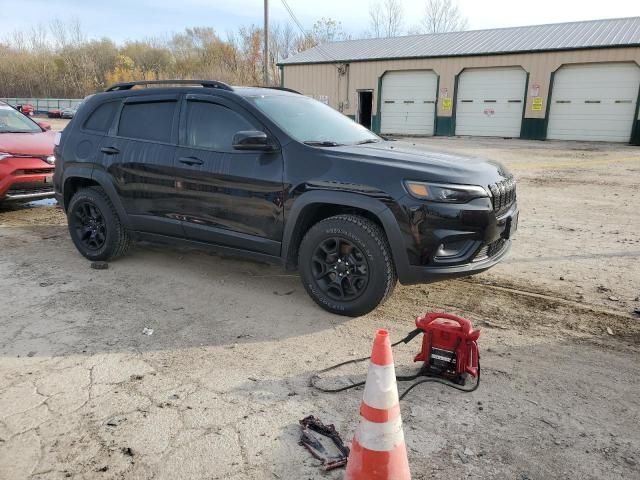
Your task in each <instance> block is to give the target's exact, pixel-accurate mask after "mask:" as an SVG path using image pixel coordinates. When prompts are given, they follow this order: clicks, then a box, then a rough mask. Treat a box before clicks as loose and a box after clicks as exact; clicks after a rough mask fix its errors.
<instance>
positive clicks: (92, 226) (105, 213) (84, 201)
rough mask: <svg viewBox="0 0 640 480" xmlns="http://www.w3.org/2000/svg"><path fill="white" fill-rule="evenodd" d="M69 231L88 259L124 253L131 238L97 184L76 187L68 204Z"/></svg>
mask: <svg viewBox="0 0 640 480" xmlns="http://www.w3.org/2000/svg"><path fill="white" fill-rule="evenodd" d="M67 221H68V223H69V234H70V235H71V240H73V243H74V245H75V246H76V248H77V249H78V251H79V252H80V253H81V254H82V255H84V256H85V257H86V258H88V259H89V260H91V261H104V260H110V259H112V258H115V257H119V256H121V255H124V254H125V253H126V251H127V249H128V248H129V244H130V238H129V234H128V232H127V230H126V229H125V227H124V226H123V225H122V222H121V221H120V217H119V216H118V212H117V211H116V208H115V207H114V205H113V202H112V201H111V199H110V198H109V196H108V195H107V194H106V192H105V191H104V190H103V189H102V188H100V187H97V186H96V187H89V188H82V189H80V190H78V191H77V192H76V193H75V194H74V195H73V197H71V201H70V202H69V205H68V206H67Z"/></svg>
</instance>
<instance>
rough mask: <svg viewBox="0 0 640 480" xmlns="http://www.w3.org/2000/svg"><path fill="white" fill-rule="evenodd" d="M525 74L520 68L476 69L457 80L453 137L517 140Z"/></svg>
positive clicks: (520, 120) (525, 81) (462, 74)
mask: <svg viewBox="0 0 640 480" xmlns="http://www.w3.org/2000/svg"><path fill="white" fill-rule="evenodd" d="M526 83H527V74H526V73H525V71H524V70H522V69H521V68H475V69H471V70H465V71H463V72H462V73H461V74H460V77H459V79H458V93H457V98H458V100H457V102H456V135H478V136H483V137H519V136H520V126H521V124H522V111H523V108H524V96H525V88H526Z"/></svg>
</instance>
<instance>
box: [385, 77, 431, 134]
mask: <svg viewBox="0 0 640 480" xmlns="http://www.w3.org/2000/svg"><path fill="white" fill-rule="evenodd" d="M437 88H438V77H437V76H436V74H435V73H433V71H431V70H414V71H404V72H387V73H386V74H385V75H384V77H382V104H381V105H380V112H381V114H382V115H381V122H380V132H381V133H387V134H398V135H433V134H434V119H435V113H436V111H435V108H436V97H437Z"/></svg>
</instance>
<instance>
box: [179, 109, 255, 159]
mask: <svg viewBox="0 0 640 480" xmlns="http://www.w3.org/2000/svg"><path fill="white" fill-rule="evenodd" d="M255 129H256V127H255V126H254V125H252V124H251V123H250V122H249V121H248V120H247V119H245V118H244V117H243V116H242V115H240V114H238V113H236V112H234V111H233V110H231V109H229V108H227V107H223V106H222V105H218V104H216V103H209V102H199V101H193V100H191V101H189V102H188V103H187V145H188V146H190V147H197V148H210V149H212V150H222V151H226V150H231V149H232V144H233V136H234V135H235V134H236V133H237V132H239V131H241V130H255Z"/></svg>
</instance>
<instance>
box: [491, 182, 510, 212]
mask: <svg viewBox="0 0 640 480" xmlns="http://www.w3.org/2000/svg"><path fill="white" fill-rule="evenodd" d="M489 190H491V195H492V197H493V199H492V200H493V211H494V212H496V213H497V214H500V213H503V212H506V211H507V210H508V209H509V207H511V205H513V202H515V201H516V180H515V179H514V178H513V177H511V178H508V179H506V180H503V181H502V182H498V183H494V184H493V185H490V186H489Z"/></svg>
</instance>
